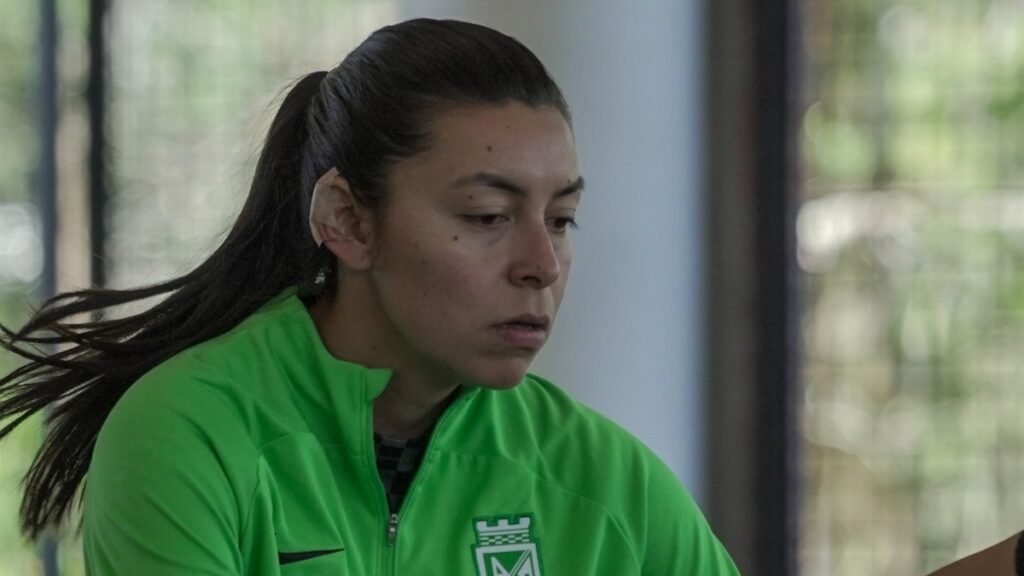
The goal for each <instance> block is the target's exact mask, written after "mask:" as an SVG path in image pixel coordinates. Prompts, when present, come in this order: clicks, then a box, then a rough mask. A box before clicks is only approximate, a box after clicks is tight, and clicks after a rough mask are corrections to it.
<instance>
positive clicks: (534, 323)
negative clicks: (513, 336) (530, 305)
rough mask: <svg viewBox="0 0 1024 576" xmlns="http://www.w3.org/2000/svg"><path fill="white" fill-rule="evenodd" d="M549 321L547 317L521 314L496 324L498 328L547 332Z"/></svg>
mask: <svg viewBox="0 0 1024 576" xmlns="http://www.w3.org/2000/svg"><path fill="white" fill-rule="evenodd" d="M550 324H551V319H550V318H548V317H547V316H534V315H533V314H521V315H519V316H516V317H515V318H511V319H509V320H506V321H505V322H502V323H501V324H498V326H499V327H508V328H518V329H521V330H543V331H545V332H546V331H547V329H548V326H549V325H550Z"/></svg>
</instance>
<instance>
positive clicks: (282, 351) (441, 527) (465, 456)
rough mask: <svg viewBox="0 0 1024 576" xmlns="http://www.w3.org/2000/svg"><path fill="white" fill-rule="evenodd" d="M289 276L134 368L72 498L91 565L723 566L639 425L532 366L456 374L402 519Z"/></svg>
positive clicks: (125, 569) (366, 571)
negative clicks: (241, 316)
mask: <svg viewBox="0 0 1024 576" xmlns="http://www.w3.org/2000/svg"><path fill="white" fill-rule="evenodd" d="M389 376H390V371H389V370H385V369H370V368H365V367H363V366H358V365H355V364H352V363H348V362H344V361H341V360H338V359H336V358H334V357H333V356H331V355H330V353H329V352H328V351H327V350H326V349H325V348H324V346H323V344H322V342H321V340H320V337H319V335H318V334H317V332H316V329H315V327H314V325H313V322H312V320H311V318H310V317H309V315H308V313H307V311H306V309H305V306H304V305H303V304H302V302H301V301H300V300H299V299H298V297H297V296H296V295H295V290H294V289H290V290H287V291H285V292H284V293H282V294H281V295H280V296H278V297H277V298H275V299H274V300H272V301H271V302H269V303H268V304H267V305H265V306H264V307H262V308H261V309H260V310H259V311H257V312H256V313H255V314H253V315H252V316H251V317H250V318H248V319H247V320H245V321H244V322H243V323H241V324H240V325H239V326H237V327H236V328H235V329H233V330H231V331H230V332H228V333H226V334H224V335H222V336H220V337H218V338H215V339H213V340H210V341H207V342H204V343H202V344H199V345H197V346H195V347H192V348H190V349H188V350H186V351H184V352H183V353H181V354H178V355H177V356H175V357H173V358H171V359H170V360H168V361H167V362H164V363H163V364H161V365H160V366H158V367H156V368H155V369H153V370H152V371H150V372H149V373H147V374H146V375H145V376H144V377H142V378H141V379H140V380H139V381H138V382H136V383H135V384H134V385H132V387H131V388H130V389H129V390H128V392H127V393H126V394H125V395H124V397H123V398H122V399H121V400H120V401H119V402H118V404H117V406H116V407H115V408H114V410H113V411H112V412H111V414H110V416H109V418H108V419H107V421H106V423H105V424H104V426H103V428H102V430H101V432H100V434H99V438H98V440H97V444H96V449H95V452H94V454H93V458H92V462H91V465H90V468H89V473H88V476H87V479H86V487H85V495H84V519H83V522H84V526H83V531H84V546H85V560H86V565H87V571H88V573H89V574H91V575H104V576H105V575H114V574H117V575H132V576H150V575H152V576H160V575H171V574H174V575H196V576H199V575H208V576H214V575H216V576H221V575H229V574H232V575H240V574H247V575H267V576H270V575H277V574H281V575H293V576H298V575H312V574H323V575H328V574H330V575H337V576H343V575H359V576H377V575H391V574H394V575H400V576H485V575H486V576H499V575H505V576H542V575H543V576H582V575H608V576H612V575H615V576H628V575H634V574H635V575H641V574H642V575H647V576H670V575H676V576H682V575H702V576H718V575H733V574H737V571H736V568H735V566H734V565H733V563H732V561H731V560H730V559H729V556H728V555H727V554H726V552H725V551H724V550H723V548H722V546H721V545H720V544H719V542H718V540H717V539H716V538H715V536H714V535H713V534H712V532H711V530H710V529H709V527H708V525H707V523H706V522H705V520H704V517H703V516H702V514H701V512H700V511H699V510H698V509H697V506H696V505H695V504H694V502H693V501H692V499H691V498H690V496H689V495H688V494H687V493H686V492H685V490H684V489H683V488H682V486H681V485H680V483H679V481H678V480H677V479H676V478H675V476H674V475H673V474H672V473H671V471H669V470H668V468H667V467H666V466H665V465H664V464H663V463H662V462H661V461H660V460H659V459H658V458H657V457H656V456H655V455H654V454H653V453H652V452H651V451H650V450H648V449H647V448H646V447H644V446H643V445H642V444H641V443H640V442H639V441H638V440H636V439H635V438H633V437H632V436H631V435H629V434H628V433H627V432H625V431H624V430H622V429H621V428H619V427H618V426H616V425H615V424H612V423H611V422H610V421H609V420H607V419H605V418H604V417H602V416H600V415H598V414H596V413H595V412H592V411H591V410H589V409H587V408H585V407H583V406H581V405H579V404H577V403H576V402H575V401H573V400H572V399H570V398H569V397H568V396H567V395H566V394H565V393H563V392H562V391H561V390H559V389H558V388H556V387H555V386H554V385H552V384H550V383H548V382H546V381H544V380H542V379H540V378H537V377H536V376H532V375H529V376H527V377H526V378H525V379H524V380H523V382H522V383H520V384H519V385H518V386H517V387H515V388H514V389H512V390H506V391H493V390H486V389H479V388H467V389H464V390H462V391H461V392H460V394H459V396H458V397H457V398H456V399H455V400H454V401H453V403H452V404H451V405H450V406H449V408H448V409H447V410H446V412H445V413H444V414H443V415H442V417H441V418H440V420H439V421H438V423H437V425H436V427H435V429H434V432H433V434H432V436H431V439H430V443H429V445H428V447H427V451H426V453H425V455H424V457H423V462H422V464H421V466H420V469H419V471H418V472H417V474H416V477H415V479H414V480H413V483H412V486H410V488H409V492H408V493H407V495H406V498H405V501H404V502H403V504H402V507H401V509H400V510H399V512H398V513H397V514H394V515H392V514H390V513H389V511H388V505H387V501H386V498H385V495H384V490H383V487H382V484H381V481H380V479H379V476H378V472H377V468H376V462H375V455H374V448H373V434H372V403H373V400H374V398H375V397H376V396H377V395H378V394H380V393H381V391H382V390H383V389H384V387H385V386H387V383H388V378H389Z"/></svg>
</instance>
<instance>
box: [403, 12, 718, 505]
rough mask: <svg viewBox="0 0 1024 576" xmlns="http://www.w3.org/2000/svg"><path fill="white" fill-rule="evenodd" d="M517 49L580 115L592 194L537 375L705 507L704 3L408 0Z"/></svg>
mask: <svg viewBox="0 0 1024 576" xmlns="http://www.w3.org/2000/svg"><path fill="white" fill-rule="evenodd" d="M401 6H402V8H401V9H400V14H401V16H402V17H403V18H411V17H417V16H428V17H433V18H457V19H461V20H469V21H473V22H478V23H481V24H485V25H488V26H491V27H493V28H496V29H498V30H501V31H502V32H505V33H507V34H510V35H512V36H515V37H516V38H518V39H519V40H521V41H522V42H523V43H525V44H526V45H527V46H529V47H530V48H531V49H532V50H533V51H534V52H535V53H536V54H537V55H538V56H539V57H540V59H541V61H543V62H544V63H545V65H546V66H547V67H548V70H549V71H550V72H551V73H552V75H553V76H554V78H555V80H556V81H557V82H558V83H559V85H560V86H561V87H562V89H563V91H564V92H565V95H566V98H567V99H568V100H569V105H570V106H571V108H572V111H573V117H574V124H575V131H576V138H577V146H578V149H579V155H580V164H581V170H582V174H583V176H584V178H585V179H586V180H587V190H586V191H585V192H584V194H583V202H582V204H581V208H580V212H579V221H580V226H581V229H580V230H578V231H576V234H575V236H574V247H575V254H576V256H575V260H574V263H573V270H572V278H571V280H570V281H569V289H568V292H567V294H566V297H565V301H564V302H563V306H562V310H561V312H560V314H559V318H558V322H557V325H556V328H555V334H554V336H553V337H552V340H551V341H550V343H549V344H548V347H547V348H546V349H545V350H544V352H543V353H542V355H541V357H540V358H539V359H538V360H537V362H536V363H535V364H534V366H533V369H532V371H533V372H536V373H537V374H540V375H542V376H545V377H547V378H549V379H551V380H553V381H554V382H556V383H558V384H559V385H561V386H562V387H564V388H566V389H567V390H569V391H570V393H571V394H572V395H573V396H575V397H576V398H578V399H579V400H581V401H582V402H584V403H585V404H587V405H589V406H591V407H593V408H595V409H597V410H598V411H600V412H602V413H604V414H606V415H608V416H609V417H611V418H612V419H613V420H615V421H617V422H619V423H620V424H622V425H623V426H624V427H625V428H627V429H628V430H630V431H631V432H633V433H634V434H635V435H637V436H638V437H639V438H640V439H641V440H643V441H644V442H645V443H646V444H647V445H648V446H650V447H651V448H653V449H654V450H655V452H657V453H658V454H659V455H660V456H661V457H662V458H663V459H664V460H665V461H666V462H667V463H668V465H669V466H670V467H671V468H672V469H673V470H674V471H675V472H676V474H677V475H678V476H679V477H680V479H682V480H683V482H684V483H685V484H686V485H687V486H688V487H689V489H690V491H691V492H692V493H693V494H694V496H695V497H696V498H697V500H698V501H701V500H703V498H702V495H703V493H704V484H703V470H702V468H703V457H704V454H703V446H704V436H705V420H706V414H705V412H706V410H705V402H704V398H705V395H704V390H703V389H704V386H703V384H704V382H705V370H704V361H705V346H704V324H703V323H704V317H703V309H704V305H703V299H704V297H705V295H704V292H703V290H704V283H703V268H704V266H705V262H704V258H703V254H704V233H703V229H702V226H703V214H704V203H703V201H702V189H703V182H704V172H703V165H704V154H705V151H704V149H703V145H702V135H703V130H704V126H703V110H704V108H703V106H704V104H703V101H702V95H703V93H704V86H703V82H702V74H703V70H702V61H703V58H704V53H703V46H704V40H703V36H702V33H703V18H704V15H703V12H702V3H701V2H699V1H697V0H639V1H636V2H623V1H621V0H515V1H512V0H404V2H403V3H402V4H401Z"/></svg>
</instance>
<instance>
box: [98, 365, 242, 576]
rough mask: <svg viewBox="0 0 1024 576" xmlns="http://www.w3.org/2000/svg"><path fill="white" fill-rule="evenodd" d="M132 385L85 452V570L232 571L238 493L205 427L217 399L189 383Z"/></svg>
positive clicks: (237, 561)
mask: <svg viewBox="0 0 1024 576" xmlns="http://www.w3.org/2000/svg"><path fill="white" fill-rule="evenodd" d="M141 384H143V382H142V381H140V382H137V383H136V384H135V385H133V386H132V388H131V389H129V390H128V392H127V393H126V394H125V396H124V397H122V398H121V401H120V402H119V403H118V404H117V405H116V406H115V408H114V410H113V411H112V412H111V413H110V415H109V417H108V418H107V420H106V422H105V423H104V425H103V428H102V429H101V431H100V434H99V437H98V438H97V442H96V447H95V450H94V452H93V455H92V461H91V463H90V467H89V472H88V475H87V477H86V483H85V492H84V508H83V546H84V553H85V563H86V573H87V574H90V575H91V576H117V575H128V574H132V575H135V574H146V575H149V576H171V575H185V574H189V575H203V576H227V575H237V574H241V572H242V561H241V553H240V552H239V544H238V542H239V538H240V532H241V529H242V524H243V518H242V514H241V513H240V507H239V505H238V502H239V499H238V498H237V497H236V495H235V490H234V489H233V488H232V485H231V482H229V478H228V474H227V471H226V470H225V467H224V465H223V463H222V461H223V460H222V458H221V457H220V456H221V454H219V453H218V449H217V448H216V442H217V439H216V438H214V436H215V434H212V433H211V432H210V430H209V428H208V426H209V421H210V419H215V418H217V417H218V414H217V412H218V408H217V407H216V406H213V405H211V403H210V402H208V401H207V400H204V399H202V398H196V397H195V396H192V397H190V393H189V392H188V391H183V389H188V390H189V391H191V390H192V389H193V388H194V387H193V386H187V385H186V386H180V387H175V386H152V387H146V389H145V390H139V389H138V388H140V385H141ZM214 404H215V402H214ZM220 410H221V411H223V408H221V409H220Z"/></svg>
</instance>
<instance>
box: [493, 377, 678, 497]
mask: <svg viewBox="0 0 1024 576" xmlns="http://www.w3.org/2000/svg"><path fill="white" fill-rule="evenodd" d="M482 396H484V399H483V402H486V403H488V404H491V405H493V408H492V409H491V410H489V414H488V418H491V419H493V421H494V423H495V425H494V431H493V432H491V433H490V434H493V435H494V438H493V441H492V444H493V445H494V446H495V447H496V448H495V449H496V450H498V451H500V452H501V453H502V454H501V455H502V456H503V457H507V458H511V459H514V460H517V461H519V462H520V463H521V464H522V465H524V466H527V467H530V468H531V469H532V470H533V471H534V473H536V474H538V475H540V476H542V477H544V478H546V479H548V480H549V481H551V482H554V483H557V484H560V485H563V486H566V487H571V488H572V490H573V491H576V492H578V493H580V494H581V495H585V496H588V497H593V498H595V499H597V500H601V501H607V500H608V498H609V497H610V496H611V495H612V494H614V493H616V492H618V491H628V492H629V493H631V494H633V495H634V496H636V497H642V495H643V494H646V493H648V492H649V491H650V490H652V489H655V490H663V489H668V490H675V491H678V492H679V493H680V494H683V493H684V492H685V490H684V489H683V487H682V485H681V484H680V483H679V481H678V479H676V477H675V475H674V474H673V473H672V472H671V470H669V469H668V467H667V466H666V465H665V464H664V463H663V462H662V461H661V459H660V458H658V456H657V455H656V454H654V452H653V451H652V450H650V449H649V448H648V447H647V446H646V445H645V444H644V443H643V442H641V441H640V440H639V439H637V438H636V436H634V435H633V434H632V433H630V432H629V431H627V430H626V429H624V428H623V427H622V426H620V425H619V424H617V423H615V422H613V421H612V420H611V419H609V418H608V417H606V416H604V415H603V414H600V413H599V412H597V411H596V410H594V409H592V408H590V407H588V406H585V405H584V404H582V403H580V402H579V401H577V400H575V399H574V398H572V397H571V396H570V395H569V394H568V393H567V392H566V391H565V390H563V389H561V388H560V387H558V386H557V385H555V384H554V383H552V382H550V381H548V380H546V379H544V378H541V377H539V376H536V375H533V374H530V375H528V376H527V377H526V378H525V379H524V381H523V382H522V383H520V384H519V386H517V387H516V388H514V389H512V390H508V391H485V394H483V395H482ZM481 440H482V441H484V442H487V441H488V440H487V436H483V437H481ZM481 448H482V449H485V450H486V449H487V448H486V447H483V446H482V447H481ZM598 471H600V473H596V472H598ZM615 500H616V501H621V497H618V498H615Z"/></svg>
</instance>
